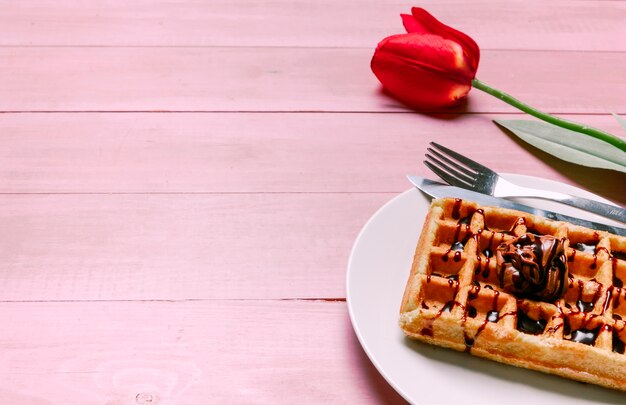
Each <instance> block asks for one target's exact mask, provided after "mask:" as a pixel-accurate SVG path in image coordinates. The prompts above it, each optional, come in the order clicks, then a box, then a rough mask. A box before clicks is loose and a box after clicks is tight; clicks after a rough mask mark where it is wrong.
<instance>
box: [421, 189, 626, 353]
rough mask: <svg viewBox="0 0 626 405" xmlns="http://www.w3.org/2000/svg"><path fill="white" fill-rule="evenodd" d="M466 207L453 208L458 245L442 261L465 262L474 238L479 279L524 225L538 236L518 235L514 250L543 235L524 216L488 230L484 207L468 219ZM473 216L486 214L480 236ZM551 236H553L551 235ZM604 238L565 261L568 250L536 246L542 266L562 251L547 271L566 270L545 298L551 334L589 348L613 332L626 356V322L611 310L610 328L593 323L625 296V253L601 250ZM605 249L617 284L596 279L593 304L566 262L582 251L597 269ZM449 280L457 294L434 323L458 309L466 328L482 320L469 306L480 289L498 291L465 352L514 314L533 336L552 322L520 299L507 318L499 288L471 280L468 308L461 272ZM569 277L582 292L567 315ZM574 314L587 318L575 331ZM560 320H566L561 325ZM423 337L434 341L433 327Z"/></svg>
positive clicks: (577, 248)
mask: <svg viewBox="0 0 626 405" xmlns="http://www.w3.org/2000/svg"><path fill="white" fill-rule="evenodd" d="M461 208H462V200H461V199H455V202H454V205H453V207H452V218H454V219H455V220H457V224H456V229H455V232H454V241H453V242H452V243H451V245H450V248H449V249H448V250H447V251H446V252H445V253H444V254H443V255H442V257H441V259H442V261H444V262H446V261H448V259H449V256H450V255H451V254H452V253H453V256H452V260H454V261H455V262H458V261H460V260H461V259H462V257H461V254H462V252H463V250H464V249H465V246H466V244H467V242H468V241H469V240H470V238H473V239H474V240H475V242H476V249H477V251H476V255H477V260H478V263H477V267H476V269H475V270H474V274H475V275H479V274H480V275H481V276H482V277H483V278H484V279H487V278H488V277H489V275H490V271H489V263H490V260H491V258H492V257H494V250H495V249H494V248H495V246H496V245H498V246H501V245H502V244H503V241H504V239H505V237H506V235H513V236H516V235H517V233H518V231H519V227H522V226H523V227H525V228H522V229H524V230H525V231H527V232H533V233H534V234H529V233H526V234H524V235H522V236H520V237H517V238H516V239H515V240H514V241H513V242H512V243H513V244H514V246H515V242H516V241H517V245H516V246H515V247H516V249H521V248H522V247H523V246H524V243H525V242H524V241H523V238H528V237H529V236H528V235H530V236H532V237H534V238H535V239H537V238H538V239H541V238H542V237H540V236H538V232H537V231H536V230H535V229H533V228H531V227H529V226H528V225H527V223H526V219H525V218H524V217H519V218H518V219H517V220H516V221H515V223H514V224H513V226H512V227H511V229H510V230H509V231H504V232H501V231H499V232H492V231H490V230H489V229H488V228H487V226H486V221H484V211H483V210H482V209H478V210H475V211H474V210H472V209H469V210H467V213H468V215H466V216H464V217H462V218H461ZM474 214H480V215H482V216H483V223H484V226H483V227H482V229H479V230H478V231H476V232H472V231H471V229H470V224H471V220H472V217H473V216H474ZM485 230H487V231H490V232H491V235H490V237H489V241H488V243H487V245H486V246H485V245H484V243H481V236H482V233H483V231H485ZM496 234H499V235H500V241H499V242H498V243H497V244H495V245H494V239H495V238H496ZM548 238H550V237H549V236H548ZM520 240H521V242H520ZM599 240H600V236H599V234H598V233H597V232H596V233H594V236H593V240H592V241H585V242H578V243H576V244H573V245H571V247H572V250H571V255H570V256H568V257H566V255H565V253H564V249H563V252H561V251H560V250H558V249H552V250H548V251H545V250H543V249H541V247H542V246H539V245H541V243H539V244H535V246H533V248H532V252H533V254H534V255H535V256H536V257H537V258H538V261H539V263H541V262H542V259H543V258H544V257H543V256H544V255H546V253H547V255H548V256H550V255H552V256H553V259H555V258H554V256H557V255H556V254H555V252H557V251H558V253H559V254H558V258H556V259H558V260H556V259H555V260H550V257H548V261H547V264H548V265H547V267H549V268H552V269H554V268H557V270H562V267H563V266H565V276H563V275H562V274H559V277H558V278H556V280H557V284H559V286H557V288H553V289H552V290H556V291H553V292H554V294H553V295H550V296H546V297H544V300H546V301H549V302H553V303H554V304H555V305H556V307H557V312H556V313H555V314H554V315H552V317H551V318H550V323H551V325H552V326H551V327H550V328H548V329H547V332H548V333H555V332H557V331H558V330H559V329H560V328H561V327H563V338H564V339H566V340H569V341H572V342H576V343H581V344H586V345H595V342H596V340H597V338H598V336H599V334H600V332H603V331H604V332H606V333H612V351H613V352H615V353H619V354H624V353H625V350H626V344H625V342H624V341H623V340H622V339H621V337H620V334H621V333H622V332H623V330H624V328H625V327H626V324H622V316H621V315H620V314H618V313H613V312H610V314H611V315H612V318H613V321H612V324H607V323H605V322H606V321H604V320H603V321H602V322H600V323H598V322H597V321H596V322H594V323H592V321H593V320H595V319H597V318H598V317H603V316H604V314H605V313H606V311H608V310H610V309H615V308H618V307H619V306H620V299H621V295H623V294H622V287H623V282H622V280H621V279H620V278H619V277H618V276H617V270H618V266H620V264H619V263H618V260H622V261H626V253H625V252H619V251H610V250H609V249H607V248H605V247H602V246H600V247H598V242H599ZM563 241H564V240H560V243H561V245H562V243H563ZM481 246H485V247H484V248H482V251H481ZM538 246H539V247H538ZM602 251H605V252H606V253H607V254H608V256H609V259H610V260H611V262H612V270H613V271H612V273H613V280H612V281H613V283H612V285H610V286H609V287H608V288H606V289H605V288H604V287H603V285H602V284H601V283H599V282H598V281H597V280H596V279H592V280H591V281H593V282H595V283H596V288H595V291H594V293H593V296H592V297H591V300H589V299H590V297H589V295H586V296H584V290H585V282H584V281H583V280H580V279H578V280H575V279H574V278H573V277H572V276H570V275H569V274H568V273H567V267H566V266H567V265H566V263H568V262H570V263H571V262H573V261H575V260H576V254H577V252H583V253H584V254H592V255H593V262H592V263H591V265H590V268H591V269H595V268H596V267H597V258H598V254H599V253H601V252H602ZM497 274H498V277H499V278H500V279H501V278H502V276H501V274H502V269H499V271H498V273H497ZM432 275H433V276H437V277H444V276H442V275H439V274H432ZM445 278H447V281H448V286H449V288H451V289H453V290H454V291H453V295H452V297H453V298H452V299H451V300H448V301H446V302H445V303H444V305H443V306H442V307H441V309H440V310H439V311H437V313H436V314H435V316H434V317H433V318H432V320H434V319H437V318H438V317H440V316H441V315H442V314H443V313H449V312H452V310H453V309H454V307H455V306H458V307H460V308H461V309H462V311H463V318H462V321H463V324H464V323H465V322H466V320H467V318H468V317H469V318H472V319H474V318H476V317H477V316H478V310H477V308H476V306H474V305H470V304H469V302H470V301H472V300H474V299H476V298H478V296H479V292H480V290H481V287H482V288H485V289H490V290H492V291H493V301H492V309H491V310H489V311H487V312H486V314H485V318H484V320H483V321H482V323H481V324H480V326H479V327H478V329H477V330H476V333H475V334H474V336H470V335H468V332H467V331H466V330H465V331H464V341H465V346H466V351H468V352H469V351H471V348H472V347H473V346H474V344H475V342H476V340H477V338H478V337H479V335H480V334H481V333H482V332H483V331H484V330H485V328H486V327H487V325H488V324H489V323H490V322H493V323H497V322H498V321H500V320H501V319H503V318H504V317H506V316H515V317H516V328H517V330H519V331H521V332H523V333H528V334H532V335H540V334H542V333H544V332H545V331H546V327H547V325H548V321H547V318H546V315H545V314H544V313H543V310H540V311H541V312H540V316H539V319H537V320H535V319H532V318H531V317H530V316H529V315H528V314H527V313H526V312H525V311H524V310H522V309H521V308H522V307H521V304H522V302H523V301H522V300H520V299H518V300H517V308H518V309H517V310H516V311H511V312H507V313H504V314H500V313H499V310H498V296H499V294H500V292H499V291H497V290H494V289H493V288H492V287H491V286H490V285H489V284H484V285H481V284H480V283H479V282H478V281H473V282H472V288H471V289H470V291H469V292H468V297H467V298H468V305H467V307H465V306H463V305H462V304H461V303H460V302H458V301H456V300H455V298H456V296H457V295H458V291H459V275H458V274H452V275H447V276H445ZM567 279H569V288H577V290H578V294H577V299H576V300H575V301H573V302H572V305H570V303H568V302H565V307H566V308H567V312H566V313H564V311H563V308H561V301H560V300H557V298H559V297H560V296H561V295H562V293H563V290H564V288H565V285H566V283H565V280H567ZM553 280H554V277H553ZM430 281H431V275H428V276H427V282H428V283H429V282H430ZM518 281H519V280H518ZM500 287H502V288H504V287H503V285H502V280H500ZM535 294H536V293H535ZM515 295H517V296H518V297H532V298H539V296H538V295H533V294H524V293H522V294H519V293H516V294H515ZM625 299H626V296H625ZM574 302H575V304H574ZM596 304H597V305H596ZM611 304H612V305H611ZM598 306H600V308H599V309H598V311H599V312H600V314H597V313H595V314H594V313H593V311H594V308H597V307H598ZM421 307H422V308H423V309H430V308H429V306H428V304H427V303H426V302H425V301H422V302H421ZM572 314H574V315H576V314H580V315H577V316H582V319H580V320H579V321H576V323H575V324H576V325H577V329H575V330H573V329H572V328H571V323H570V321H569V316H571V315H572ZM432 320H431V321H432ZM559 320H561V321H560V322H559ZM618 322H619V323H618ZM617 325H619V327H617ZM421 334H422V335H424V336H429V337H432V336H433V334H434V332H433V328H432V324H431V325H427V326H425V327H424V328H423V329H422V331H421Z"/></svg>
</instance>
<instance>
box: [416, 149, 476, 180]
mask: <svg viewBox="0 0 626 405" xmlns="http://www.w3.org/2000/svg"><path fill="white" fill-rule="evenodd" d="M426 158H427V159H428V158H429V159H431V161H428V160H425V161H424V164H425V165H426V167H428V168H429V169H430V170H431V171H433V172H434V173H435V174H436V175H437V176H439V177H441V178H442V179H443V180H444V181H445V182H446V183H448V184H451V185H453V186H460V187H464V188H472V187H473V181H471V180H469V179H467V178H466V177H465V176H464V175H463V174H461V173H458V172H456V171H454V170H448V169H450V168H449V167H447V166H445V165H441V162H440V161H438V160H437V159H433V157H432V156H430V155H428V154H426ZM442 166H443V167H442Z"/></svg>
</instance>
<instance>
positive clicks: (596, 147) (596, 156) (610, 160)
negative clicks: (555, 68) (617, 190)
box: [494, 120, 626, 173]
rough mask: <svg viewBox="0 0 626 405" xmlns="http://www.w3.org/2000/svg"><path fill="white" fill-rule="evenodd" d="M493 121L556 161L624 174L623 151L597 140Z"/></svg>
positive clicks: (541, 125) (544, 126)
mask: <svg viewBox="0 0 626 405" xmlns="http://www.w3.org/2000/svg"><path fill="white" fill-rule="evenodd" d="M494 122H495V123H496V124H498V125H500V126H502V127H504V128H506V129H508V130H509V131H511V132H512V133H513V134H514V135H516V136H517V137H519V138H520V139H522V140H523V141H525V142H528V143H529V144H531V145H533V146H534V147H536V148H538V149H541V150H542V151H544V152H546V153H549V154H551V155H553V156H556V157H557V158H559V159H562V160H565V161H567V162H570V163H575V164H578V165H582V166H587V167H595V168H600V169H610V170H616V171H619V172H623V173H626V152H624V151H622V150H621V149H619V148H617V147H615V146H613V145H611V144H609V143H607V142H604V141H601V140H600V139H596V138H593V137H591V136H589V135H585V134H581V133H578V132H575V131H571V130H569V129H565V128H561V127H557V126H556V125H552V124H548V123H547V122H543V121H527V120H494Z"/></svg>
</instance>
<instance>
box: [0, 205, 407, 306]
mask: <svg viewBox="0 0 626 405" xmlns="http://www.w3.org/2000/svg"><path fill="white" fill-rule="evenodd" d="M394 196H395V194H384V193H380V194H374V193H355V194H351V193H330V194H328V193H322V194H309V193H297V194H272V193H270V194H265V193H262V194H234V195H233V194H210V195H204V194H200V195H189V194H175V195H159V194H156V195H155V194H132V195H119V194H118V195H116V194H112V195H108V194H97V195H85V194H82V195H64V194H51V195H38V196H34V195H4V196H2V199H1V201H2V210H0V223H2V228H3V232H2V233H0V246H2V247H3V250H2V272H1V273H0V283H1V284H2V286H3V292H2V300H5V301H6V300H8V301H20V300H27V301H41V300H64V301H71V300H90V299H94V300H136V299H141V300H151V299H162V300H170V299H172V300H183V299H225V298H228V299H235V298H238V299H268V298H270V299H276V298H344V297H345V284H344V280H345V269H346V265H347V262H348V255H349V253H350V249H351V247H352V244H353V242H354V239H355V238H356V236H357V234H358V232H359V231H360V229H361V227H362V226H363V224H364V223H365V222H366V221H367V219H368V218H369V217H370V216H371V215H372V214H373V213H374V212H375V211H376V210H377V209H378V207H379V206H381V205H382V204H383V203H385V202H386V201H387V200H389V199H391V198H392V197H394Z"/></svg>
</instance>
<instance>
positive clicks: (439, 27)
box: [402, 7, 480, 70]
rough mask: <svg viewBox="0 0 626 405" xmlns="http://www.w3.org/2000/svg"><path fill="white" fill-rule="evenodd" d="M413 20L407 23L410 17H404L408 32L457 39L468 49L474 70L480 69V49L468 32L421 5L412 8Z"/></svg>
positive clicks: (468, 55)
mask: <svg viewBox="0 0 626 405" xmlns="http://www.w3.org/2000/svg"><path fill="white" fill-rule="evenodd" d="M411 15H412V17H413V22H410V23H407V22H406V21H407V20H408V18H405V17H402V21H403V23H404V27H405V28H406V30H407V31H408V32H414V33H430V34H435V35H440V36H441V37H443V38H447V39H450V40H454V41H457V42H458V43H459V44H460V45H461V46H462V47H463V49H465V50H466V54H467V57H468V59H469V60H470V64H471V66H472V67H473V69H474V70H476V69H478V62H479V60H480V49H479V47H478V45H477V44H476V42H475V41H474V40H473V39H472V38H470V37H469V36H468V35H467V34H464V33H463V32H461V31H458V30H455V29H454V28H452V27H450V26H447V25H445V24H444V23H442V22H441V21H439V20H437V19H436V18H435V17H433V16H432V15H431V14H430V13H429V12H428V11H426V10H424V9H423V8H420V7H413V8H412V9H411Z"/></svg>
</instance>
